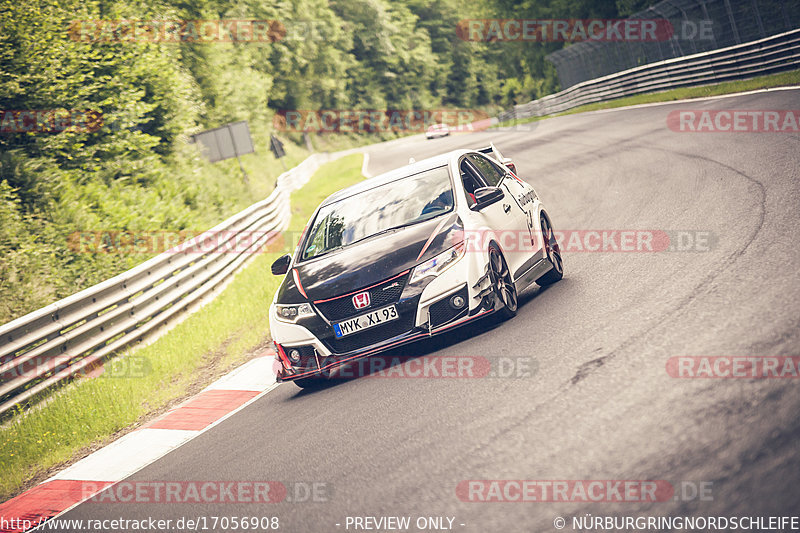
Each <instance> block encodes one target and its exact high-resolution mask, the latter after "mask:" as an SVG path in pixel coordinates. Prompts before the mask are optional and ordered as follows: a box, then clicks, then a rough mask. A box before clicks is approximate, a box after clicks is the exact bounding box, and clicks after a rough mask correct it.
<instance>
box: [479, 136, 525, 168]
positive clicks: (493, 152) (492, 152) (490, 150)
mask: <svg viewBox="0 0 800 533" xmlns="http://www.w3.org/2000/svg"><path fill="white" fill-rule="evenodd" d="M475 151H476V152H480V153H482V154H486V155H489V156H492V157H493V158H495V159H496V160H498V161H500V162H501V163H503V164H504V165H505V166H507V167H508V169H509V170H510V171H511V172H513V173H515V174H516V173H517V166H516V165H515V164H514V161H512V160H511V158H510V157H503V154H501V153H500V150H498V149H497V147H496V146H495V145H494V143H491V144H490V145H489V146H487V147H486V148H478V149H477V150H475Z"/></svg>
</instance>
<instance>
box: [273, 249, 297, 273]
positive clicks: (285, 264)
mask: <svg viewBox="0 0 800 533" xmlns="http://www.w3.org/2000/svg"><path fill="white" fill-rule="evenodd" d="M291 262H292V256H290V255H289V254H286V255H282V256H281V257H279V258H278V259H276V260H275V262H274V263H272V273H273V274H275V275H276V276H281V275H283V274H286V273H287V272H289V263H291Z"/></svg>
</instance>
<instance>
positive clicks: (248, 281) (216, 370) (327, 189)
mask: <svg viewBox="0 0 800 533" xmlns="http://www.w3.org/2000/svg"><path fill="white" fill-rule="evenodd" d="M362 158H363V156H362V155H360V154H355V155H351V156H347V157H344V158H341V159H339V160H337V161H334V162H331V163H328V164H326V165H324V166H322V167H321V168H320V169H319V170H318V171H317V172H316V173H315V174H314V176H313V177H312V179H311V180H310V181H309V183H308V184H307V185H305V186H304V187H303V188H301V189H300V190H298V191H296V192H295V193H294V194H292V199H291V205H292V218H291V221H290V226H289V230H290V231H289V233H288V235H291V236H293V237H294V238H296V237H297V235H298V232H299V230H301V229H302V228H303V226H304V225H305V223H306V222H307V220H308V218H309V217H310V216H311V214H312V212H313V210H314V209H315V208H316V207H317V205H318V204H319V203H320V202H321V201H322V200H323V199H324V198H325V197H327V196H328V195H330V194H331V193H333V192H335V191H337V190H339V189H341V188H342V187H345V186H347V185H350V184H352V183H355V182H357V181H359V180H361V179H362V176H361V163H362ZM287 240H288V241H289V242H286V244H285V246H282V247H281V250H276V251H272V252H267V253H263V254H259V255H257V256H255V258H254V259H253V261H252V262H250V263H249V264H248V265H247V266H246V267H245V268H244V269H243V270H241V271H240V272H239V273H238V274H237V275H236V277H235V278H234V279H233V281H232V282H231V283H230V284H229V285H228V286H227V287H226V288H225V290H224V291H222V292H221V293H220V294H219V295H218V296H217V297H216V298H215V299H214V300H213V301H211V302H209V303H208V304H207V305H206V306H204V307H203V308H202V309H200V310H198V311H197V312H195V313H194V314H192V315H191V316H189V317H188V318H187V319H186V320H185V321H183V322H181V323H180V324H178V325H177V326H175V327H174V328H173V329H172V330H171V331H169V332H168V333H167V334H165V335H164V336H162V337H161V338H159V339H158V340H156V341H155V342H154V343H153V344H151V345H149V346H145V347H142V348H140V349H137V350H135V351H133V350H129V351H127V352H125V353H122V354H120V357H117V358H115V359H113V360H111V361H109V362H108V363H107V364H106V365H105V368H104V369H103V370H104V371H103V373H102V374H100V375H98V376H96V377H93V378H89V377H83V378H80V379H77V380H75V381H73V382H72V383H69V384H68V385H66V386H63V387H61V388H60V389H58V390H56V391H54V392H52V393H51V394H49V396H48V397H47V399H46V400H45V401H43V402H41V403H40V404H38V405H36V406H34V407H33V408H32V409H31V410H30V411H28V412H25V413H21V414H19V415H17V416H16V417H15V418H12V419H10V420H9V421H8V422H6V423H5V424H4V425H3V426H2V427H0V471H2V473H3V475H2V476H0V501H5V500H7V499H9V498H11V497H13V496H15V495H16V494H19V493H20V492H22V491H23V490H25V489H27V488H28V487H30V486H32V485H35V484H36V483H39V482H41V481H43V480H44V479H46V478H47V477H48V476H50V475H52V474H53V473H54V472H55V471H57V470H58V469H60V468H61V467H63V466H64V465H67V464H69V463H71V462H74V461H75V460H77V459H80V458H81V457H83V456H85V455H87V454H89V453H91V452H92V451H94V450H95V449H97V448H100V447H102V446H103V445H105V444H107V443H108V442H110V441H112V440H114V439H116V438H117V437H119V436H120V435H121V434H123V433H126V432H128V431H130V430H131V429H135V428H136V427H138V426H140V425H141V424H143V423H144V422H146V421H147V420H150V419H152V418H153V417H154V416H156V415H158V414H160V413H162V412H164V411H166V410H167V409H168V408H170V407H171V406H173V405H175V404H177V403H179V402H180V401H182V400H183V399H185V398H186V397H188V396H191V395H192V394H195V393H196V392H199V391H200V390H202V389H203V388H204V387H205V386H206V385H208V384H209V383H211V382H212V381H213V380H214V379H216V378H217V377H219V376H221V375H224V374H225V373H227V372H229V371H230V370H231V369H232V368H235V367H237V366H239V365H241V364H242V363H244V362H245V361H247V360H248V359H250V358H252V357H253V356H254V355H255V354H256V353H258V352H259V351H260V350H261V349H263V348H264V347H266V346H267V345H268V343H269V329H268V322H267V311H268V306H269V302H270V301H271V300H272V295H273V293H274V291H275V290H276V289H277V287H278V285H279V283H280V281H281V278H280V277H277V276H273V275H272V274H271V273H270V268H269V267H270V265H271V263H272V262H273V261H274V260H275V259H276V258H277V257H278V256H279V255H282V254H283V253H285V251H284V250H292V249H294V245H295V244H296V243H295V242H293V241H291V240H290V239H287Z"/></svg>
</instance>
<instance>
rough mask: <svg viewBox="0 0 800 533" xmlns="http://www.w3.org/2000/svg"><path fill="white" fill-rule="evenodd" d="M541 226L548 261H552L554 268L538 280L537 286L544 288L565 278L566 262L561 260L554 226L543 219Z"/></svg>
mask: <svg viewBox="0 0 800 533" xmlns="http://www.w3.org/2000/svg"><path fill="white" fill-rule="evenodd" d="M540 225H541V227H542V239H543V240H544V249H545V252H546V253H547V260H548V261H550V264H551V265H552V266H553V268H552V269H551V270H550V271H549V272H547V274H545V275H544V276H542V277H541V278H539V279H537V280H536V283H537V284H539V285H540V286H541V287H544V286H546V285H552V284H553V283H555V282H557V281H560V280H561V278H563V277H564V262H563V261H562V259H561V248H559V247H558V241H557V240H556V235H555V232H553V226H551V225H550V221H549V220H547V219H546V218H545V217H542V218H541V220H540Z"/></svg>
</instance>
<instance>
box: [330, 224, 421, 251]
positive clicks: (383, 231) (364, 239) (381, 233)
mask: <svg viewBox="0 0 800 533" xmlns="http://www.w3.org/2000/svg"><path fill="white" fill-rule="evenodd" d="M419 222H423V221H422V220H415V221H413V222H406V223H405V224H400V225H399V226H392V227H391V228H386V229H384V230H381V231H379V232H378V233H373V234H372V235H367V236H366V237H361V238H360V239H357V240H355V241H353V242H350V243H347V244H346V245H344V246H351V245H353V244H356V243H357V242H361V241H366V240H367V239H371V238H373V237H377V236H378V235H383V234H385V233H389V232H390V231H397V230H399V229H401V228H407V227H408V226H413V225H414V224H417V223H419ZM339 248H341V246H340V247H339Z"/></svg>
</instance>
